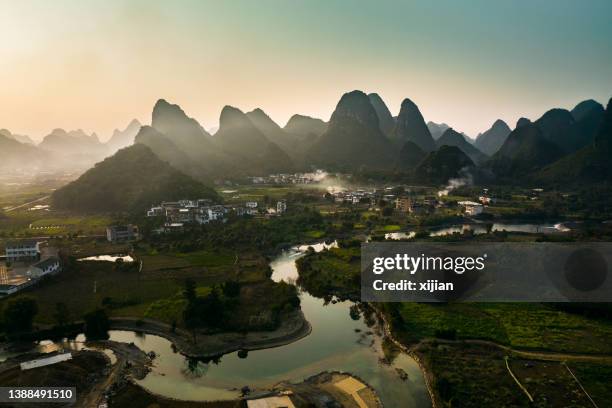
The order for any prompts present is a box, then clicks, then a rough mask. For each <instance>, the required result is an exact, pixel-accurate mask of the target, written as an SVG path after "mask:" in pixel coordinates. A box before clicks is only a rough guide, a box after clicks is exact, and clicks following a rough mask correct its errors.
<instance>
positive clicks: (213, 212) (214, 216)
mask: <svg viewBox="0 0 612 408" xmlns="http://www.w3.org/2000/svg"><path fill="white" fill-rule="evenodd" d="M256 204H257V203H256ZM208 219H209V220H210V221H222V220H223V219H225V207H223V206H222V205H213V206H212V207H209V208H208Z"/></svg>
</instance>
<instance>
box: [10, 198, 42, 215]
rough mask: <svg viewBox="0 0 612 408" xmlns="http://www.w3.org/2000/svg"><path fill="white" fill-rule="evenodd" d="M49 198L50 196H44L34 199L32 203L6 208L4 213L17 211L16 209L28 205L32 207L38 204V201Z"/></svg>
mask: <svg viewBox="0 0 612 408" xmlns="http://www.w3.org/2000/svg"><path fill="white" fill-rule="evenodd" d="M49 197H51V195H46V196H44V197H41V198H38V199H36V200H34V201H30V202H27V203H25V204H20V205H17V206H15V207H11V208H7V209H6V210H4V212H11V211H14V210H18V209H20V208H23V207H26V206H28V205H32V204H34V203H38V202H40V201H43V200H46V199H47V198H49Z"/></svg>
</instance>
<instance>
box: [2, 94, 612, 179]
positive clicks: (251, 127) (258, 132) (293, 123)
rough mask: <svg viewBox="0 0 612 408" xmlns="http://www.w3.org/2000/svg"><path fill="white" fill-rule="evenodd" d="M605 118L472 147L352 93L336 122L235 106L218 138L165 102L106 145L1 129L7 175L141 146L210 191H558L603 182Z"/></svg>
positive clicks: (509, 133) (571, 117) (488, 137)
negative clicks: (494, 182)
mask: <svg viewBox="0 0 612 408" xmlns="http://www.w3.org/2000/svg"><path fill="white" fill-rule="evenodd" d="M608 111H609V106H608V109H607V110H604V108H603V106H602V105H601V104H599V103H598V102H596V101H593V100H586V101H583V102H580V103H578V104H577V105H576V106H575V107H574V108H573V109H572V110H566V109H560V108H552V109H550V110H548V111H547V112H545V113H544V114H543V115H542V116H541V117H540V118H537V119H536V120H534V121H533V122H532V121H530V120H529V119H525V118H521V119H520V120H519V121H518V123H517V125H516V127H515V128H514V129H511V128H510V127H509V126H508V125H507V124H506V123H505V122H504V121H502V120H496V121H495V122H494V123H493V124H492V126H491V128H489V129H487V130H485V131H483V132H482V133H480V134H479V135H478V137H477V138H476V140H475V141H472V140H471V139H469V138H467V137H466V136H465V135H464V134H462V133H460V132H457V131H455V130H454V129H452V128H451V127H450V126H449V125H446V124H444V123H442V124H437V123H434V122H431V121H429V122H426V121H425V118H424V117H423V115H422V114H421V112H420V110H419V108H418V106H417V104H416V103H415V102H414V101H412V100H411V99H409V98H405V99H404V100H403V102H402V104H401V106H400V109H399V114H398V116H397V117H393V115H392V114H391V111H390V109H389V108H388V106H387V105H386V104H385V102H384V100H383V99H382V98H381V97H380V96H379V95H378V94H376V93H370V94H366V93H364V92H362V91H359V90H355V91H352V92H347V93H345V94H344V95H342V97H341V98H340V100H339V101H338V104H337V105H336V108H335V110H334V112H333V114H332V115H331V119H330V121H329V122H324V121H323V120H321V119H317V118H311V117H308V116H304V115H299V114H296V115H293V116H292V117H291V119H290V120H289V121H288V122H287V124H286V125H285V126H284V127H281V126H279V125H278V124H277V123H276V122H274V120H273V119H272V118H270V116H269V115H267V114H266V112H265V111H264V110H263V109H261V108H256V109H254V110H252V111H250V112H246V113H245V112H243V111H242V110H240V109H239V108H237V107H232V106H229V105H228V106H225V107H224V108H223V109H222V111H221V113H220V118H219V128H218V130H217V131H216V132H215V134H214V135H211V134H210V133H209V132H208V131H206V129H205V128H204V127H203V126H202V125H201V124H200V123H198V121H197V120H195V119H194V118H192V117H190V116H189V115H188V114H187V113H186V112H185V111H184V110H183V109H182V108H181V107H180V106H179V105H178V104H174V103H171V102H168V101H166V100H164V99H159V100H158V101H157V102H156V103H155V105H154V106H153V108H152V113H151V122H150V125H147V124H144V125H143V124H141V123H140V122H139V121H137V120H132V121H131V122H130V123H128V124H127V125H126V127H125V128H123V130H119V129H117V130H115V131H114V133H113V135H112V137H111V138H110V139H109V141H108V142H106V143H102V142H101V141H100V140H99V138H98V137H97V135H96V134H95V133H94V134H87V133H85V132H84V131H82V130H71V131H66V130H63V129H54V130H53V131H52V132H51V133H50V134H48V135H47V136H45V138H44V139H43V141H42V142H41V143H39V144H38V145H35V144H34V143H32V141H31V139H29V138H27V136H22V135H21V136H20V135H13V134H11V132H10V131H8V130H6V129H3V130H1V131H0V148H1V149H2V152H3V153H4V160H3V161H2V163H1V164H0V168H2V169H4V170H7V169H8V170H13V169H18V168H21V167H20V166H23V163H24V162H27V163H28V164H29V165H30V166H31V167H32V168H40V169H62V168H71V169H79V168H80V169H82V170H81V171H83V170H85V169H87V168H89V167H91V166H92V165H93V164H94V163H97V162H100V161H101V160H102V159H104V158H105V157H109V156H111V155H113V154H114V153H115V152H117V150H119V149H123V148H125V147H129V146H131V145H134V144H137V145H138V144H140V145H146V146H147V147H148V149H149V151H150V152H151V154H153V155H154V156H155V157H156V158H158V159H159V160H160V161H162V162H166V163H168V164H169V165H170V166H172V167H173V168H174V169H176V170H178V171H180V172H181V173H183V174H185V175H186V176H189V177H191V178H193V179H195V180H198V181H201V182H205V183H210V182H212V181H214V180H218V179H227V178H244V177H247V176H258V175H267V174H270V173H277V172H294V171H301V170H310V169H312V168H325V169H328V170H339V171H348V172H354V171H370V170H371V171H388V172H396V173H397V172H403V173H406V174H407V175H408V176H410V175H412V176H414V177H417V175H418V179H420V180H423V178H424V177H429V178H430V180H432V181H433V180H439V179H440V177H439V176H440V175H443V177H442V178H444V177H446V176H449V177H452V176H453V175H454V174H452V173H453V171H454V172H456V171H458V170H459V169H457V168H456V164H457V163H459V164H463V165H464V166H472V167H476V166H479V167H482V168H483V169H487V170H488V171H490V173H491V174H492V175H493V177H496V178H497V179H498V180H499V181H503V180H514V181H517V180H518V181H520V180H522V181H525V182H528V181H530V180H531V181H546V182H550V183H554V182H559V180H558V178H559V177H561V175H568V174H574V175H576V174H578V175H579V177H583V178H584V177H587V175H589V177H591V178H592V179H597V177H595V175H594V170H593V169H594V168H598V167H597V166H602V165H603V164H594V163H595V162H597V163H603V162H604V161H605V160H608V159H609V158H610V155H609V154H610V152H609V150H606V149H607V146H609V144H608V143H607V142H602V140H604V141H605V140H607V139H606V138H605V137H604V136H601V134H602V132H604V133H605V131H602V130H601V128H602V126H604V122H605V121H604V117H607V116H606V115H607V114H608ZM445 146H446V147H453V148H456V149H450V150H449V149H446V148H445ZM432 153H436V154H432ZM464 156H465V157H464ZM466 158H467V160H466ZM579 168H580V169H581V170H578V169H579ZM572 169H573V170H572ZM606 169H607V167H606ZM570 170H572V171H573V172H572V171H570ZM606 171H607V170H606ZM604 173H605V172H604ZM517 178H518V179H517Z"/></svg>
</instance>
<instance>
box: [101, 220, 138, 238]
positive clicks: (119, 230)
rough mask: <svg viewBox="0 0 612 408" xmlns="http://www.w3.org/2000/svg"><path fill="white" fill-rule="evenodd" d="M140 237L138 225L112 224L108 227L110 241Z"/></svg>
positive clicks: (107, 236) (107, 234)
mask: <svg viewBox="0 0 612 408" xmlns="http://www.w3.org/2000/svg"><path fill="white" fill-rule="evenodd" d="M137 238H138V227H137V226H136V225H132V224H128V225H110V226H108V227H106V239H107V240H108V242H118V241H132V240H134V239H137Z"/></svg>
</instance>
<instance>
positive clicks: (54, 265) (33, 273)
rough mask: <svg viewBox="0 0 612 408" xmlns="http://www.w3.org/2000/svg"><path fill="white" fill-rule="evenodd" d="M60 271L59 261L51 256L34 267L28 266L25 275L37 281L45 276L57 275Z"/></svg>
mask: <svg viewBox="0 0 612 408" xmlns="http://www.w3.org/2000/svg"><path fill="white" fill-rule="evenodd" d="M60 269H61V267H60V260H59V259H58V258H56V257H54V256H52V257H50V258H47V259H43V260H42V261H40V262H37V263H35V264H34V265H30V267H29V268H28V271H27V272H26V274H27V275H28V276H29V277H30V278H34V279H38V278H41V277H43V276H45V275H49V274H53V273H57V272H59V271H60Z"/></svg>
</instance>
